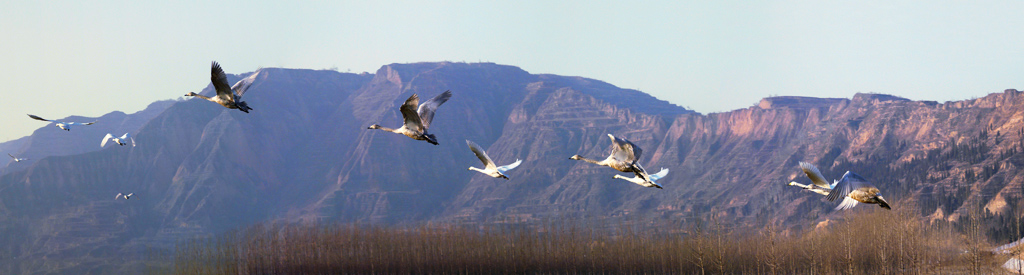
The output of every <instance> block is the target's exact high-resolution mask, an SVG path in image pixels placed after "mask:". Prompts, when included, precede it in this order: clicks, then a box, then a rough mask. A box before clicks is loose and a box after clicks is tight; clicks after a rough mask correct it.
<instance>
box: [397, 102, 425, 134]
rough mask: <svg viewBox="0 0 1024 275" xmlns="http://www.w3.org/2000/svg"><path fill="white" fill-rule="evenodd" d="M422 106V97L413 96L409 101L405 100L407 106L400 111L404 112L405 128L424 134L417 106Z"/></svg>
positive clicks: (403, 105)
mask: <svg viewBox="0 0 1024 275" xmlns="http://www.w3.org/2000/svg"><path fill="white" fill-rule="evenodd" d="M418 105H420V96H418V95H416V94H412V96H410V97H409V99H406V100H405V104H402V107H401V108H399V110H401V111H402V118H404V119H405V128H406V129H409V130H412V131H415V132H421V133H422V132H423V129H426V127H423V124H421V120H420V115H419V114H417V113H416V106H418Z"/></svg>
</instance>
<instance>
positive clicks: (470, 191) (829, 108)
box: [0, 62, 1024, 272]
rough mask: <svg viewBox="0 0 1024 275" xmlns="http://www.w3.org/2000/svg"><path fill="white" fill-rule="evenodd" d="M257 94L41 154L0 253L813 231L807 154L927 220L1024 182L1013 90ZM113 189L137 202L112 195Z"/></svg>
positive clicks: (563, 87) (470, 80)
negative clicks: (621, 227)
mask: <svg viewBox="0 0 1024 275" xmlns="http://www.w3.org/2000/svg"><path fill="white" fill-rule="evenodd" d="M229 78H231V79H230V80H231V81H234V80H237V79H238V76H230V77H229ZM445 90H451V91H452V92H453V94H454V95H453V97H452V98H451V100H449V101H448V102H447V103H445V104H444V105H443V106H441V108H439V109H438V111H437V114H436V116H435V118H434V123H433V124H432V125H431V129H430V131H431V132H432V133H434V134H436V135H437V137H438V140H439V142H440V145H438V146H434V145H431V144H428V143H426V142H423V141H417V140H412V139H409V138H408V137H405V136H401V135H397V134H393V133H387V132H384V131H379V130H368V129H366V127H367V126H369V125H370V124H373V123H379V124H381V125H383V126H389V127H398V126H400V124H401V121H402V119H401V114H400V113H399V111H398V106H400V105H401V104H402V102H404V101H405V99H406V98H408V97H409V96H410V95H412V94H413V93H416V94H419V95H420V97H421V98H423V99H425V98H430V97H433V96H434V95H437V94H439V93H441V92H443V91H445ZM204 92H205V93H210V92H211V91H210V87H207V88H206V89H205V90H204ZM245 100H246V101H247V102H249V105H250V106H251V107H253V111H252V112H251V113H249V114H246V113H242V112H239V111H237V110H228V109H225V108H223V107H221V106H219V105H217V104H214V103H211V102H208V101H205V100H201V99H198V100H197V99H191V100H186V101H183V102H175V103H173V105H172V106H170V107H168V108H166V110H164V111H163V112H161V113H160V114H159V115H156V116H155V117H153V118H152V119H150V120H149V121H148V123H145V125H143V126H141V127H140V128H139V130H138V132H137V134H136V139H137V140H139V141H140V142H141V141H143V140H144V141H145V144H144V145H141V144H140V146H139V147H134V148H114V149H111V148H108V149H104V150H99V151H95V152H88V153H84V154H77V155H69V156H54V157H48V158H43V159H41V160H39V161H38V162H37V163H34V164H31V166H30V167H29V168H27V169H25V170H22V171H16V172H10V173H8V174H6V175H3V176H0V236H2V237H0V243H2V244H4V245H3V246H0V247H5V248H6V250H4V251H0V256H2V257H0V259H5V260H0V266H8V268H9V269H10V270H13V271H18V270H47V271H64V272H75V271H79V272H80V271H89V270H97V269H104V268H111V267H112V266H117V264H112V263H110V262H108V261H107V260H105V259H109V258H111V257H115V258H117V259H119V260H122V261H128V262H131V260H133V259H135V260H137V259H139V257H143V256H141V255H143V254H145V253H144V252H145V251H147V250H149V249H153V247H156V248H167V247H170V246H171V245H173V244H174V243H175V242H177V241H180V240H182V239H183V238H188V237H194V236H202V235H206V234H211V233H215V232H221V231H223V230H228V229H232V228H239V227H242V226H245V225H248V224H251V223H253V222H257V221H268V220H278V221H320V222H332V221H338V222H362V223H385V224H399V223H419V222H424V221H477V222H491V221H504V220H508V219H516V220H519V221H544V220H550V219H557V218H570V219H584V218H588V219H590V218H598V219H600V218H629V219H637V220H651V221H655V222H659V221H660V222H665V221H676V220H679V219H683V218H686V217H695V216H703V215H707V214H709V213H710V212H712V211H714V212H717V213H719V214H721V215H722V216H723V218H724V219H725V220H727V221H729V222H735V223H737V224H740V225H746V226H751V227H757V226H760V225H761V224H764V223H766V222H769V221H779V222H782V223H784V224H785V225H786V226H787V227H800V226H802V225H807V224H812V223H814V222H816V221H820V220H822V219H824V218H825V217H829V216H836V215H841V213H834V212H833V211H832V210H831V209H832V208H833V207H835V205H836V203H829V202H825V201H824V199H823V197H822V196H820V195H816V194H813V193H809V192H801V190H798V189H796V188H792V187H789V186H785V183H787V182H789V181H790V180H792V179H794V178H795V179H797V180H803V181H804V182H807V180H805V179H803V178H802V176H800V175H799V169H798V168H797V164H796V163H797V161H810V162H812V163H815V164H816V165H818V166H819V167H820V168H822V170H823V172H824V173H825V175H826V177H830V178H838V177H840V176H841V175H842V172H844V171H845V170H847V169H848V170H854V171H857V172H858V173H860V174H861V175H864V176H865V177H867V178H869V179H871V180H872V181H874V182H875V183H876V185H878V186H879V187H881V188H882V189H883V190H884V191H885V192H886V193H885V196H886V198H887V199H889V200H890V201H916V202H918V205H920V206H919V208H920V209H919V211H920V213H922V216H926V215H930V214H933V213H935V212H940V213H942V216H941V218H942V219H943V220H950V217H951V215H952V216H953V217H952V219H951V220H955V219H956V215H958V214H959V215H962V214H964V213H966V212H965V211H966V209H968V208H969V207H966V206H971V205H983V206H990V209H992V210H991V211H993V212H998V211H1002V212H1000V213H1011V212H1012V211H1011V210H1009V209H1012V207H1013V204H1014V203H1015V202H1016V201H1019V198H1020V190H1021V180H1020V179H1021V178H1024V177H1020V176H1024V174H1022V175H1018V172H1017V170H1018V169H1014V168H1015V167H1017V166H1018V165H1020V164H1021V163H1024V162H1022V161H1024V155H1021V154H1020V152H1022V151H1024V150H1020V149H1015V148H1020V147H1021V145H1020V140H1021V137H1022V135H1024V132H1022V131H1024V130H1021V129H1024V120H1022V119H1020V117H1024V97H1022V96H1021V94H1020V92H1017V91H1014V90H1009V91H1006V92H1004V93H1001V94H993V95H990V96H988V97H985V98H981V99H975V100H968V101H962V102H952V103H945V104H938V103H935V102H915V101H910V100H906V99H902V98H898V97H893V96H887V95H876V94H857V95H856V96H854V98H853V99H817V98H802V97H775V98H767V99H764V100H762V101H761V103H760V104H759V105H758V106H752V107H750V108H746V109H740V110H736V111H732V112H726V113H716V114H709V115H702V114H698V113H694V112H692V111H689V110H686V109H684V108H682V107H679V106H676V105H673V104H670V103H668V102H665V101H662V100H658V99H656V98H654V97H651V96H649V95H647V94H644V93H642V92H639V91H635V90H628V89H621V88H617V87H615V86H613V85H610V84H608V83H604V82H601V81H598V80H593V79H586V78H580V77H564V76H556V75H534V74H530V73H528V72H526V71H523V70H521V69H519V68H516V67H511V66H502V65H496V64H488V63H483V64H465V63H448V62H443V63H416V64H392V65H386V66H383V67H382V68H381V69H379V70H378V71H377V72H376V73H375V74H359V75H357V74H346V73H338V72H335V71H314V70H296V69H265V70H263V71H262V72H261V73H260V75H259V76H258V79H257V81H256V82H255V83H254V84H253V86H252V87H251V88H250V90H249V91H248V92H247V93H246V95H245ZM101 119H102V118H101ZM97 125H99V124H97ZM81 128H86V127H81ZM54 129H56V128H54ZM43 130H45V128H44V129H41V130H39V131H37V132H36V133H35V134H34V135H33V139H35V138H36V137H35V136H36V135H43V134H44V133H43V132H41V131H43ZM78 130H79V128H76V129H75V130H74V131H78ZM608 133H612V134H615V135H616V136H622V137H625V138H627V139H629V140H631V141H633V142H634V143H636V144H637V145H639V146H641V147H642V148H643V149H644V155H643V157H642V158H641V161H642V163H643V164H644V165H645V166H646V167H647V168H648V169H649V170H657V169H658V168H660V167H664V168H669V169H670V170H671V172H670V173H669V174H668V176H666V177H665V178H664V179H662V180H660V181H659V182H660V183H661V184H662V185H663V186H664V187H665V189H653V188H642V187H640V186H637V185H635V184H632V183H629V182H626V181H622V180H617V179H613V178H612V175H614V174H616V173H619V172H617V171H614V170H612V169H610V168H607V167H599V166H596V165H592V164H588V163H583V162H579V161H574V160H570V159H568V158H569V157H570V156H572V155H573V154H581V155H583V156H587V157H591V158H603V157H605V156H607V154H608V150H609V146H610V144H611V142H610V141H609V140H608V138H607V136H606V134H608ZM63 134H66V133H63ZM466 139H469V140H473V141H475V142H476V143H478V144H480V145H481V146H483V147H484V148H485V149H486V150H487V152H488V154H489V155H490V156H491V157H492V158H493V159H494V160H495V161H496V162H499V163H507V162H511V161H514V160H515V159H517V158H518V159H522V160H523V164H522V165H521V166H520V167H519V168H517V169H515V170H512V171H510V172H509V173H508V176H509V177H510V178H511V180H508V181H506V180H504V179H495V178H490V177H487V176H484V175H481V174H479V173H476V172H473V171H468V170H467V169H466V168H467V167H469V166H478V165H479V161H478V160H477V159H476V157H475V156H474V155H473V153H472V152H470V151H469V149H468V148H467V147H466V145H465V141H464V140H466ZM96 142H97V143H98V139H97V141H96ZM97 148H98V146H97ZM1014 150H1016V151H1014ZM993 167H995V168H993ZM118 192H134V193H135V196H133V197H132V199H131V200H130V201H125V200H118V201H115V200H113V197H114V195H115V194H117V193H118ZM895 206H896V207H898V206H899V204H897V205H895ZM860 207H874V206H860ZM1013 213H1014V214H1019V213H1016V212H1013ZM936 217H937V216H936ZM14 257H17V259H18V260H17V261H13V260H6V259H14ZM117 262H120V261H117ZM58 263H60V264H58ZM136 268H137V267H132V266H121V267H120V269H119V271H129V272H138V271H139V270H138V269H136ZM104 270H107V269H104Z"/></svg>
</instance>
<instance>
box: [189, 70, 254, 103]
mask: <svg viewBox="0 0 1024 275" xmlns="http://www.w3.org/2000/svg"><path fill="white" fill-rule="evenodd" d="M256 75H259V71H257V72H256V73H253V74H252V75H250V76H249V77H246V78H244V79H242V80H239V81H238V82H236V83H235V86H228V77H227V75H225V74H224V70H223V69H221V68H220V64H217V62H216V61H214V62H213V68H211V69H210V82H213V88H215V89H216V90H217V95H215V96H213V97H207V96H204V95H200V94H196V93H187V94H185V96H194V97H198V98H202V99H205V100H209V101H213V102H215V103H217V104H220V105H221V106H224V107H227V108H228V109H238V110H239V111H242V112H245V113H249V110H252V108H249V104H247V103H245V101H242V95H243V94H245V91H246V90H248V89H249V86H250V85H252V82H253V81H255V80H256Z"/></svg>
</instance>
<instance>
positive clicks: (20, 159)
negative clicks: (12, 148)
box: [7, 152, 29, 163]
mask: <svg viewBox="0 0 1024 275" xmlns="http://www.w3.org/2000/svg"><path fill="white" fill-rule="evenodd" d="M7 155H10V158H14V163H20V162H22V161H29V157H25V158H17V157H14V155H13V154H10V153H9V152H8V153H7Z"/></svg>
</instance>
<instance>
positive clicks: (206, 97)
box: [192, 94, 214, 101]
mask: <svg viewBox="0 0 1024 275" xmlns="http://www.w3.org/2000/svg"><path fill="white" fill-rule="evenodd" d="M192 96H194V97H198V98H202V99H205V100H209V101H214V100H213V99H211V98H210V97H208V96H205V95H201V94H193V95H192Z"/></svg>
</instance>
